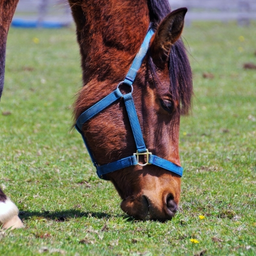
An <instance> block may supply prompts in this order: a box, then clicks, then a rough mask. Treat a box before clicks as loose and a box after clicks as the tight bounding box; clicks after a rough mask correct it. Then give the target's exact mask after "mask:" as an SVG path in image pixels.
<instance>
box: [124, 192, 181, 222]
mask: <svg viewBox="0 0 256 256" xmlns="http://www.w3.org/2000/svg"><path fill="white" fill-rule="evenodd" d="M171 202H172V201H171ZM170 204H171V203H170V202H167V204H163V206H162V207H161V208H158V207H156V206H155V205H154V203H153V202H152V200H150V198H149V197H147V196H146V195H137V196H129V197H127V198H126V199H124V200H123V201H122V203H121V208H122V210H123V211H124V212H125V213H127V214H128V215H130V216H133V217H134V218H135V219H139V220H157V221H161V222H164V221H166V220H170V219H172V217H173V216H174V215H175V213H176V211H177V210H176V209H177V206H176V205H174V206H172V205H170ZM170 206H172V207H170Z"/></svg>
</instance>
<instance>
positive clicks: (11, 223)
mask: <svg viewBox="0 0 256 256" xmlns="http://www.w3.org/2000/svg"><path fill="white" fill-rule="evenodd" d="M23 227H24V225H23V223H22V221H21V219H20V218H19V217H18V216H17V215H15V216H13V217H12V218H11V219H10V220H8V221H7V222H5V223H4V225H3V228H4V229H8V228H11V229H15V228H23Z"/></svg>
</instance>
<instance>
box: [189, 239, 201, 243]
mask: <svg viewBox="0 0 256 256" xmlns="http://www.w3.org/2000/svg"><path fill="white" fill-rule="evenodd" d="M190 242H191V243H193V244H199V241H198V240H196V239H194V238H191V239H190Z"/></svg>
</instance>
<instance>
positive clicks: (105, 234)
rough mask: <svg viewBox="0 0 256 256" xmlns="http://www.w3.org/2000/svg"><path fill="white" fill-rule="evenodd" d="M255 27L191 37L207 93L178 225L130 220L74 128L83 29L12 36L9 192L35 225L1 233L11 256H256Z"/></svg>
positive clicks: (200, 98) (6, 99)
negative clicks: (248, 67)
mask: <svg viewBox="0 0 256 256" xmlns="http://www.w3.org/2000/svg"><path fill="white" fill-rule="evenodd" d="M255 26H256V24H255V23H253V24H251V26H250V27H237V26H236V25H235V24H232V23H228V24H222V23H193V25H192V26H190V27H186V29H185V31H184V40H185V42H186V45H187V48H188V51H189V56H190V60H191V65H192V69H193V75H194V87H195V97H194V103H193V111H192V114H191V115H190V116H188V117H182V119H181V131H180V154H181V158H182V164H183V166H184V168H185V174H184V177H183V183H182V201H181V205H180V211H179V213H178V214H177V215H176V217H175V218H174V219H173V220H172V221H169V222H166V223H159V222H154V221H135V220H133V219H130V218H129V217H127V216H126V215H125V214H124V213H123V212H122V211H121V209H120V208H119V203H120V199H119V197H118V195H117V193H116V191H115V190H114V188H113V186H112V185H111V184H110V183H109V182H105V181H102V180H99V179H98V178H97V177H96V173H95V170H94V168H93V167H92V164H91V163H90V161H89V157H88V155H87V154H86V151H85V149H84V146H83V142H82V139H81V138H80V135H79V134H78V133H76V132H75V131H74V130H71V129H70V128H71V126H72V103H73V101H74V99H75V93H76V92H77V90H78V89H79V88H80V86H81V71H80V56H79V51H78V47H77V44H76V39H75V31H74V29H73V28H72V29H61V30H18V29H13V28H12V29H11V30H10V34H9V39H8V49H7V63H6V77H5V89H4V93H3V97H2V100H1V103H0V123H1V134H0V136H1V138H0V150H1V158H0V184H1V186H3V187H4V188H5V191H6V193H7V194H8V195H9V196H10V197H11V198H12V199H13V201H15V202H16V203H17V205H18V207H19V209H20V217H21V219H22V220H23V221H24V223H25V226H26V228H25V229H21V230H15V231H3V230H0V240H1V241H0V243H1V246H0V255H8V256H9V255H26V256H27V255H41V254H45V255H76V256H78V255H255V254H256V242H255V236H256V213H255V210H256V199H255V180H256V121H255V119H256V104H255V102H256V93H255V89H256V88H255V84H256V71H255V70H245V69H243V64H244V63H246V62H252V63H256V56H255V51H256V47H255V40H254V39H255V38H254V35H255ZM203 75H204V76H206V78H203ZM202 216H203V217H202ZM191 239H192V240H191Z"/></svg>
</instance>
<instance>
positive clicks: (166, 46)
mask: <svg viewBox="0 0 256 256" xmlns="http://www.w3.org/2000/svg"><path fill="white" fill-rule="evenodd" d="M69 2H70V6H71V9H72V14H73V17H74V20H75V23H76V27H77V41H78V44H79V46H80V53H81V62H82V70H83V84H84V86H83V88H82V89H81V91H80V92H79V95H78V98H77V101H76V103H75V110H74V114H75V119H76V120H77V119H79V120H78V122H79V123H80V119H81V117H80V116H81V114H82V113H85V112H86V111H87V110H88V109H90V108H91V107H92V106H94V104H96V103H97V102H99V101H100V100H102V99H103V98H104V97H108V95H109V94H111V92H113V91H114V90H115V89H116V88H117V85H118V84H119V82H120V81H123V80H124V79H125V76H126V74H127V72H128V70H129V68H130V66H131V65H132V62H133V59H134V58H135V56H136V54H137V52H138V51H139V49H140V46H141V44H142V41H143V39H144V37H145V35H146V34H147V31H148V28H151V29H153V30H154V31H155V34H154V36H153V37H152V39H151V40H150V45H149V49H148V51H147V54H146V57H145V58H144V61H143V62H142V65H141V67H140V69H139V71H138V74H137V76H136V79H135V81H134V83H133V94H132V95H133V100H134V104H135V109H136V113H137V116H138V119H139V126H140V128H141V131H142V134H143V139H144V142H145V145H146V146H147V150H148V151H149V152H150V153H145V156H146V157H149V158H150V157H151V156H149V154H152V155H155V156H158V157H160V158H161V159H162V161H165V160H167V161H169V162H168V163H169V165H175V166H177V167H179V166H180V159H179V150H178V143H179V120H180V114H181V113H187V112H188V111H189V108H190V101H191V95H192V75H191V69H190V65H189V62H188V59H187V56H186V53H185V49H184V45H183V43H182V41H181V39H180V36H181V33H182V30H183V26H184V16H185V13H186V11H187V10H186V8H181V9H179V10H176V11H173V12H171V13H170V7H169V4H168V1H167V0H161V1H160V0H141V1H133V0H69ZM129 72H130V71H129ZM123 84H125V82H123ZM123 84H122V85H123ZM122 90H127V89H126V88H122ZM125 93H126V92H125ZM124 98H125V97H124ZM97 104H99V103H97ZM96 106H97V105H96ZM93 108H95V107H93ZM87 112H88V111H87ZM87 112H86V113H85V115H87ZM89 112H90V110H89ZM82 115H84V114H82ZM77 126H79V128H78V130H79V131H80V132H81V134H82V136H83V138H84V140H85V142H86V145H87V148H88V149H89V153H90V155H91V157H92V159H93V161H95V162H96V164H95V166H96V167H97V170H98V168H101V167H102V166H104V168H105V167H106V168H107V173H105V175H103V176H101V177H103V178H104V179H107V180H110V181H111V182H112V183H113V184H114V186H115V188H116V190H117V191H118V193H119V195H120V197H121V198H122V203H121V208H122V210H123V211H124V212H126V213H127V214H129V215H131V216H134V217H135V218H138V219H145V218H149V219H158V220H167V219H171V218H172V217H173V216H174V214H175V213H176V211H177V208H178V203H179V200H180V190H181V177H180V176H181V175H177V173H175V172H171V171H170V170H166V169H168V167H167V168H161V167H160V165H158V166H156V165H154V164H147V163H145V164H131V165H129V166H126V165H124V168H122V165H121V167H120V166H119V167H118V168H114V169H113V170H111V168H112V167H113V166H114V164H113V163H116V162H118V161H119V159H122V161H123V159H125V161H126V160H127V159H131V158H132V157H130V158H129V156H132V155H133V153H135V152H136V147H137V143H136V139H135V138H134V137H135V136H134V131H133V129H132V128H131V122H130V117H129V110H128V111H127V109H126V105H125V104H124V100H123V99H122V97H121V98H119V99H117V100H116V101H115V102H113V103H112V104H111V105H110V106H108V107H106V108H104V109H103V110H102V111H100V112H99V113H97V114H95V115H94V116H93V118H91V119H89V120H86V121H85V122H82V124H80V125H77ZM137 127H138V126H137ZM135 130H136V129H135ZM139 130H140V129H139ZM141 158H143V157H140V159H139V161H143V159H141ZM163 159H164V160H163ZM167 165H168V164H167ZM108 167H109V168H108ZM109 169H110V170H109Z"/></svg>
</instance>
